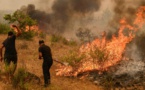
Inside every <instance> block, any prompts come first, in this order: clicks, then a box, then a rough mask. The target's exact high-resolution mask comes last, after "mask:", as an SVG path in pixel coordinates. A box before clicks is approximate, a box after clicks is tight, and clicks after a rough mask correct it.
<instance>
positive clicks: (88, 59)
mask: <svg viewBox="0 0 145 90" xmlns="http://www.w3.org/2000/svg"><path fill="white" fill-rule="evenodd" d="M144 24H145V6H141V7H139V9H138V10H137V12H136V18H135V19H134V22H133V25H130V24H129V23H128V22H127V20H126V18H123V19H121V20H120V28H119V30H118V34H117V35H112V38H111V39H110V40H108V39H106V34H103V35H102V38H96V39H95V40H93V41H92V42H89V43H87V44H85V45H82V46H81V47H80V49H79V51H78V55H80V56H81V55H84V56H85V58H82V59H81V60H80V62H78V63H76V65H73V66H71V65H67V66H64V65H61V66H60V67H59V69H58V70H57V75H59V76H71V77H72V76H73V77H77V76H80V75H82V76H84V75H87V76H88V75H89V74H90V73H91V72H94V73H95V77H96V78H97V79H98V77H100V76H101V78H102V77H104V78H105V76H104V75H105V73H108V74H107V75H110V77H107V78H109V80H110V81H111V80H118V79H116V78H117V77H123V78H126V79H127V80H123V81H124V82H128V83H129V82H130V83H133V84H134V83H135V82H136V81H135V80H131V81H133V82H131V81H129V80H130V79H128V77H129V76H130V75H129V76H128V74H125V73H127V72H125V73H123V74H121V73H120V74H118V75H117V73H118V71H117V70H116V69H114V68H115V67H116V68H118V66H120V64H121V63H122V62H130V61H131V62H133V61H134V60H133V59H130V57H127V55H125V53H126V49H127V45H129V44H130V43H131V42H132V41H133V39H134V38H135V37H136V33H137V32H138V31H139V30H140V29H141V28H142V26H143V25H144ZM126 31H127V33H126ZM76 57H77V56H76ZM138 63H139V61H138ZM140 63H142V62H140ZM124 65H125V64H124ZM132 65H133V64H132ZM139 66H141V69H140V70H136V71H135V72H133V73H134V74H133V75H138V73H137V72H141V71H142V73H143V70H144V69H143V67H144V64H140V65H139ZM112 67H113V70H112ZM110 71H111V74H110ZM102 75H103V76H102ZM122 75H125V76H122ZM143 77H145V76H144V75H143V74H141V75H140V76H138V78H139V79H137V80H142V79H143ZM101 80H102V82H103V79H101ZM123 81H121V80H120V82H118V81H116V82H115V83H114V84H119V85H122V83H124V82H123ZM138 82H139V81H138ZM142 82H143V81H142ZM100 83H101V81H100ZM102 84H103V83H102ZM112 85H113V83H112ZM127 85H129V84H127ZM122 86H123V85H122Z"/></svg>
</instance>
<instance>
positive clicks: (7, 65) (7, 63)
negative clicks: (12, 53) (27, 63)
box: [4, 56, 11, 72]
mask: <svg viewBox="0 0 145 90" xmlns="http://www.w3.org/2000/svg"><path fill="white" fill-rule="evenodd" d="M10 62H11V60H10V57H8V56H4V63H5V70H6V72H9V66H10Z"/></svg>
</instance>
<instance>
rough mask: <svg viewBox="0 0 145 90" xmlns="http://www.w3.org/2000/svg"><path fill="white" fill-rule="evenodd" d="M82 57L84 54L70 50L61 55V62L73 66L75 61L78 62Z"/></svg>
mask: <svg viewBox="0 0 145 90" xmlns="http://www.w3.org/2000/svg"><path fill="white" fill-rule="evenodd" d="M83 58H85V56H84V55H81V56H79V55H78V53H77V52H75V51H70V52H69V53H67V54H66V55H64V56H63V57H61V60H62V62H68V63H69V65H71V66H73V65H75V64H76V63H78V62H80V61H81V60H82V59H83Z"/></svg>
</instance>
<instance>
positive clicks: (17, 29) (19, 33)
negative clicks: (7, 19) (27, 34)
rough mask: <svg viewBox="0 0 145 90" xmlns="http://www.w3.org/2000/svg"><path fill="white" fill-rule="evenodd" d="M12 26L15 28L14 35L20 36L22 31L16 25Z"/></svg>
mask: <svg viewBox="0 0 145 90" xmlns="http://www.w3.org/2000/svg"><path fill="white" fill-rule="evenodd" d="M12 28H14V29H15V30H16V33H17V34H16V36H17V37H18V36H20V35H21V34H22V31H21V30H20V29H19V28H18V27H17V26H16V25H12Z"/></svg>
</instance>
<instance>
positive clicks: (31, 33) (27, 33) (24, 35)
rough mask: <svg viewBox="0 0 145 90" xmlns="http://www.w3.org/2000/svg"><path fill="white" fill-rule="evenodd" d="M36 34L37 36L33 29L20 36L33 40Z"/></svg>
mask: <svg viewBox="0 0 145 90" xmlns="http://www.w3.org/2000/svg"><path fill="white" fill-rule="evenodd" d="M34 36H35V33H34V32H33V31H28V32H22V34H21V36H20V37H19V38H20V39H25V40H32V38H33V37H34Z"/></svg>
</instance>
